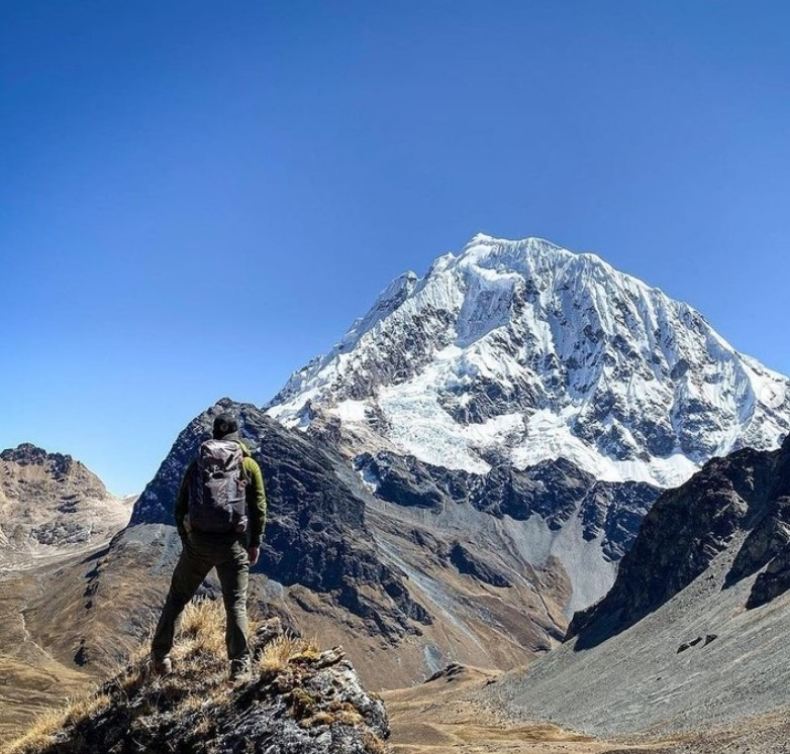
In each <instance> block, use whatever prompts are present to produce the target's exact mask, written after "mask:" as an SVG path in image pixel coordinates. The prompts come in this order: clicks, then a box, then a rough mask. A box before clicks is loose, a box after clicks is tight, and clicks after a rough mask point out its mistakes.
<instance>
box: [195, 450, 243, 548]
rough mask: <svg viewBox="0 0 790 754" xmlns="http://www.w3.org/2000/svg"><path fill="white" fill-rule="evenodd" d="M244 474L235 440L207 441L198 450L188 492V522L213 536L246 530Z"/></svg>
mask: <svg viewBox="0 0 790 754" xmlns="http://www.w3.org/2000/svg"><path fill="white" fill-rule="evenodd" d="M246 488H247V475H246V473H245V471H244V453H243V451H242V449H241V445H240V444H239V443H238V442H237V441H235V440H206V442H204V443H203V444H202V445H201V446H200V449H199V450H198V455H197V459H196V461H195V467H194V472H193V473H192V484H191V486H190V490H189V523H190V525H191V526H192V528H193V529H197V530H198V531H202V532H210V533H213V534H225V533H229V532H237V533H242V532H244V531H246V530H247V495H246Z"/></svg>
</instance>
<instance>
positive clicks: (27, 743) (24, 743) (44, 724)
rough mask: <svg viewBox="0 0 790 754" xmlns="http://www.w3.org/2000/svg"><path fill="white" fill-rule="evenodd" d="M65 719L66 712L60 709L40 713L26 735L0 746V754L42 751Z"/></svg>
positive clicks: (22, 753)
mask: <svg viewBox="0 0 790 754" xmlns="http://www.w3.org/2000/svg"><path fill="white" fill-rule="evenodd" d="M65 718H66V710H65V709H63V708H62V707H61V708H56V709H50V710H47V711H46V712H42V713H41V715H39V716H38V717H37V718H36V720H35V722H34V723H33V725H31V726H30V730H28V732H27V733H25V734H24V735H23V736H21V737H20V738H17V739H16V740H14V741H12V742H11V743H8V744H5V745H3V746H0V753H1V754H24V753H25V752H31V751H38V750H39V749H43V748H44V747H45V746H47V745H49V744H50V743H52V737H53V736H54V734H55V733H56V732H57V731H58V730H60V728H61V727H62V726H63V721H64V720H65Z"/></svg>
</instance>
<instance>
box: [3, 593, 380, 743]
mask: <svg viewBox="0 0 790 754" xmlns="http://www.w3.org/2000/svg"><path fill="white" fill-rule="evenodd" d="M223 626H224V612H223V609H222V606H221V604H219V603H216V602H214V603H212V602H202V603H198V604H195V605H191V606H190V607H189V608H188V609H187V611H186V612H185V615H184V618H183V620H182V623H181V631H180V635H179V637H178V643H177V646H176V650H175V652H174V654H173V661H174V672H173V673H172V674H171V675H169V676H165V677H161V678H159V677H152V676H151V675H150V673H149V671H148V667H147V664H146V661H145V659H140V658H141V656H142V657H144V653H145V648H143V650H142V651H141V652H139V653H138V656H137V658H136V659H135V660H134V661H133V662H131V663H130V664H129V665H128V666H127V667H126V668H125V669H124V670H122V671H121V672H120V673H118V674H117V675H116V676H114V677H113V678H111V679H110V680H108V681H107V682H105V683H104V684H102V685H101V687H100V688H99V689H98V690H97V691H96V692H95V694H94V695H93V696H90V697H85V698H83V699H81V700H78V701H73V702H72V703H71V704H69V705H68V706H67V707H66V708H65V709H63V710H62V711H58V712H55V713H53V714H52V715H50V716H49V717H48V718H47V719H46V720H43V721H39V723H38V724H37V725H35V726H34V727H33V728H32V729H31V730H30V731H28V733H27V734H26V735H25V736H23V737H22V738H21V739H19V740H17V741H16V742H14V743H11V744H9V745H8V746H6V747H3V754H82V753H83V752H85V751H103V752H105V751H106V752H114V753H116V754H133V753H136V752H159V751H178V752H182V754H209V753H211V754H222V753H223V752H227V753H228V754H230V752H238V751H245V752H250V753H251V754H253V753H259V754H324V753H325V754H329V753H330V752H331V753H332V754H381V753H382V752H383V751H384V743H383V741H384V739H386V738H387V736H388V735H389V724H388V721H387V714H386V712H385V710H384V705H383V704H382V702H381V701H380V700H379V699H377V698H374V697H372V696H370V695H368V694H367V693H366V692H365V691H364V690H363V689H362V687H361V685H360V683H359V680H358V678H357V675H356V673H355V672H354V669H353V667H352V666H351V664H350V663H348V661H346V660H345V659H344V656H343V651H342V649H340V648H339V647H337V648H334V649H330V650H326V651H323V652H322V651H320V650H319V649H317V648H316V647H315V646H314V645H312V644H310V643H309V642H307V641H303V640H300V639H297V638H294V637H293V636H291V635H288V634H286V633H284V632H283V630H282V628H281V625H280V622H279V620H277V619H276V618H275V619H273V620H269V621H266V622H264V623H262V624H260V625H258V626H257V627H253V633H252V640H251V647H252V649H253V652H254V661H253V672H252V677H251V678H250V679H249V680H248V681H245V682H242V683H237V684H231V683H229V682H228V680H227V666H226V663H225V662H224V659H223V655H224V629H223Z"/></svg>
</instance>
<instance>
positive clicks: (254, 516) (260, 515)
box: [244, 456, 266, 549]
mask: <svg viewBox="0 0 790 754" xmlns="http://www.w3.org/2000/svg"><path fill="white" fill-rule="evenodd" d="M244 469H245V471H246V472H247V477H248V479H249V482H250V484H249V486H248V487H247V508H248V510H249V517H250V548H255V549H257V548H258V547H260V546H261V539H262V538H263V532H264V530H265V529H266V488H265V487H264V485H263V474H262V473H261V467H260V466H258V463H257V462H256V461H255V459H254V458H251V457H249V456H247V457H246V458H245V459H244Z"/></svg>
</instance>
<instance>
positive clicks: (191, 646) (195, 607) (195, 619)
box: [173, 599, 225, 657]
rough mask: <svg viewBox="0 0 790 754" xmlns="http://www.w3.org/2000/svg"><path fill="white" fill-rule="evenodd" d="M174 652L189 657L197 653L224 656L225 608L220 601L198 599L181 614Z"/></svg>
mask: <svg viewBox="0 0 790 754" xmlns="http://www.w3.org/2000/svg"><path fill="white" fill-rule="evenodd" d="M179 634H180V635H179V637H178V638H177V639H176V644H175V648H174V651H173V654H178V655H180V656H182V657H188V656H191V655H194V654H197V653H204V654H211V655H215V656H219V657H222V656H223V655H224V653H225V610H224V608H223V606H222V604H221V603H220V602H215V601H214V600H208V599H198V600H194V601H192V602H190V603H189V604H188V605H187V606H186V608H184V612H183V614H182V616H181V628H180V632H179Z"/></svg>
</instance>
